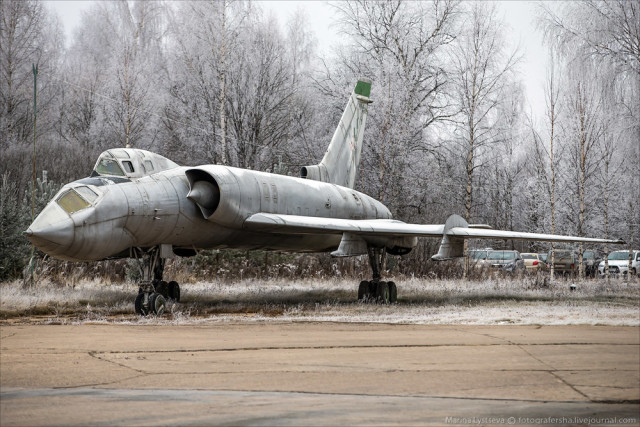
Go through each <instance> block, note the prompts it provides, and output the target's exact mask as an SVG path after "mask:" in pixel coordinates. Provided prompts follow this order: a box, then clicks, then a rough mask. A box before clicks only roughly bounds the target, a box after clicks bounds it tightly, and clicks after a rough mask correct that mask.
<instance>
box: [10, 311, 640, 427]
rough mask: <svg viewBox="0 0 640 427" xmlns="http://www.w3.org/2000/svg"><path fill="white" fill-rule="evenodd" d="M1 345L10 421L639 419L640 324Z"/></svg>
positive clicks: (395, 328)
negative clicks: (634, 325) (633, 325)
mask: <svg viewBox="0 0 640 427" xmlns="http://www.w3.org/2000/svg"><path fill="white" fill-rule="evenodd" d="M0 355H1V357H0V424H1V425H2V426H10V425H55V424H64V425H85V424H110V425H114V424H116V425H132V424H135V425H146V424H179V425H184V424H198V425H200V424H224V425H229V424H241V425H300V424H305V425H327V424H400V425H408V424H428V423H433V424H445V423H446V422H447V421H449V422H450V423H452V424H456V422H455V421H456V420H457V421H458V422H457V423H458V424H460V423H463V422H461V421H460V420H461V419H464V417H467V418H472V417H476V418H477V419H482V417H493V418H496V419H497V420H498V421H499V420H503V421H504V423H507V424H508V423H509V422H511V421H515V423H516V424H529V423H528V422H526V421H531V420H532V419H536V418H538V419H539V418H544V417H549V416H552V417H566V420H573V421H578V422H576V424H585V423H584V422H579V421H585V420H586V421H587V422H586V423H589V424H597V422H594V421H598V420H600V421H601V422H603V423H605V422H606V423H611V421H612V420H613V421H615V422H617V423H618V424H624V425H637V424H638V423H640V329H639V328H637V327H606V326H544V327H542V326H432V325H389V324H370V323H368V324H340V323H261V324H256V323H237V324H212V325H198V326H193V325H181V326H158V325H144V326H143V325H123V324H106V325H88V324H84V325H72V326H69V325H17V326H12V325H2V326H0ZM447 417H456V418H450V419H447ZM510 417H514V418H513V419H511V418H510ZM527 417H529V418H527ZM570 417H574V418H570ZM589 417H590V418H589ZM487 420H488V418H485V421H487ZM451 421H454V422H451ZM629 421H631V422H629ZM484 424H490V422H485V423H484ZM562 424H566V422H565V423H562Z"/></svg>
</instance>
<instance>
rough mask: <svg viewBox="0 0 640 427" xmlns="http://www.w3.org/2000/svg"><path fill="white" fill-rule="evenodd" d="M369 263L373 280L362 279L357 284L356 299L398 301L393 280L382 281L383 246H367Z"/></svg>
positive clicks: (384, 301)
mask: <svg viewBox="0 0 640 427" xmlns="http://www.w3.org/2000/svg"><path fill="white" fill-rule="evenodd" d="M367 251H368V253H369V264H370V265H371V270H372V271H373V280H371V281H367V280H363V281H362V282H360V285H359V286H358V301H368V300H370V301H378V302H380V303H382V304H389V303H395V302H397V301H398V287H397V286H396V284H395V283H394V282H384V281H382V280H380V279H381V277H382V276H381V272H382V270H383V269H384V261H385V255H386V251H385V249H384V248H374V247H371V246H370V247H368V248H367Z"/></svg>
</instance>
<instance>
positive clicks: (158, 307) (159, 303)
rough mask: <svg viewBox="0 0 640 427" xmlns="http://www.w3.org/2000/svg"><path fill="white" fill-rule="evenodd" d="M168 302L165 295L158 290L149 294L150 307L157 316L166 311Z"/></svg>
mask: <svg viewBox="0 0 640 427" xmlns="http://www.w3.org/2000/svg"><path fill="white" fill-rule="evenodd" d="M166 302H167V301H166V300H165V299H164V297H163V296H162V295H160V294H159V293H157V292H154V293H152V294H151V295H150V296H149V308H150V309H151V312H152V313H153V314H155V315H156V316H161V315H162V314H163V313H164V309H165V307H166Z"/></svg>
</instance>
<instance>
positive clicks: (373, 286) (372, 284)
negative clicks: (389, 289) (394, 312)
mask: <svg viewBox="0 0 640 427" xmlns="http://www.w3.org/2000/svg"><path fill="white" fill-rule="evenodd" d="M377 292H378V288H377V286H376V283H375V282H373V281H371V282H369V298H375V297H376V295H377Z"/></svg>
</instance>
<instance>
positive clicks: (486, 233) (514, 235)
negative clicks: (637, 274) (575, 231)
mask: <svg viewBox="0 0 640 427" xmlns="http://www.w3.org/2000/svg"><path fill="white" fill-rule="evenodd" d="M447 235H449V236H454V237H458V238H462V239H504V240H539V241H544V242H585V243H615V244H623V243H624V241H623V240H610V239H594V238H591V237H578V236H561V235H558V234H539V233H523V232H520V231H504V230H494V229H475V228H464V227H453V228H451V229H450V230H449V231H447Z"/></svg>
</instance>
